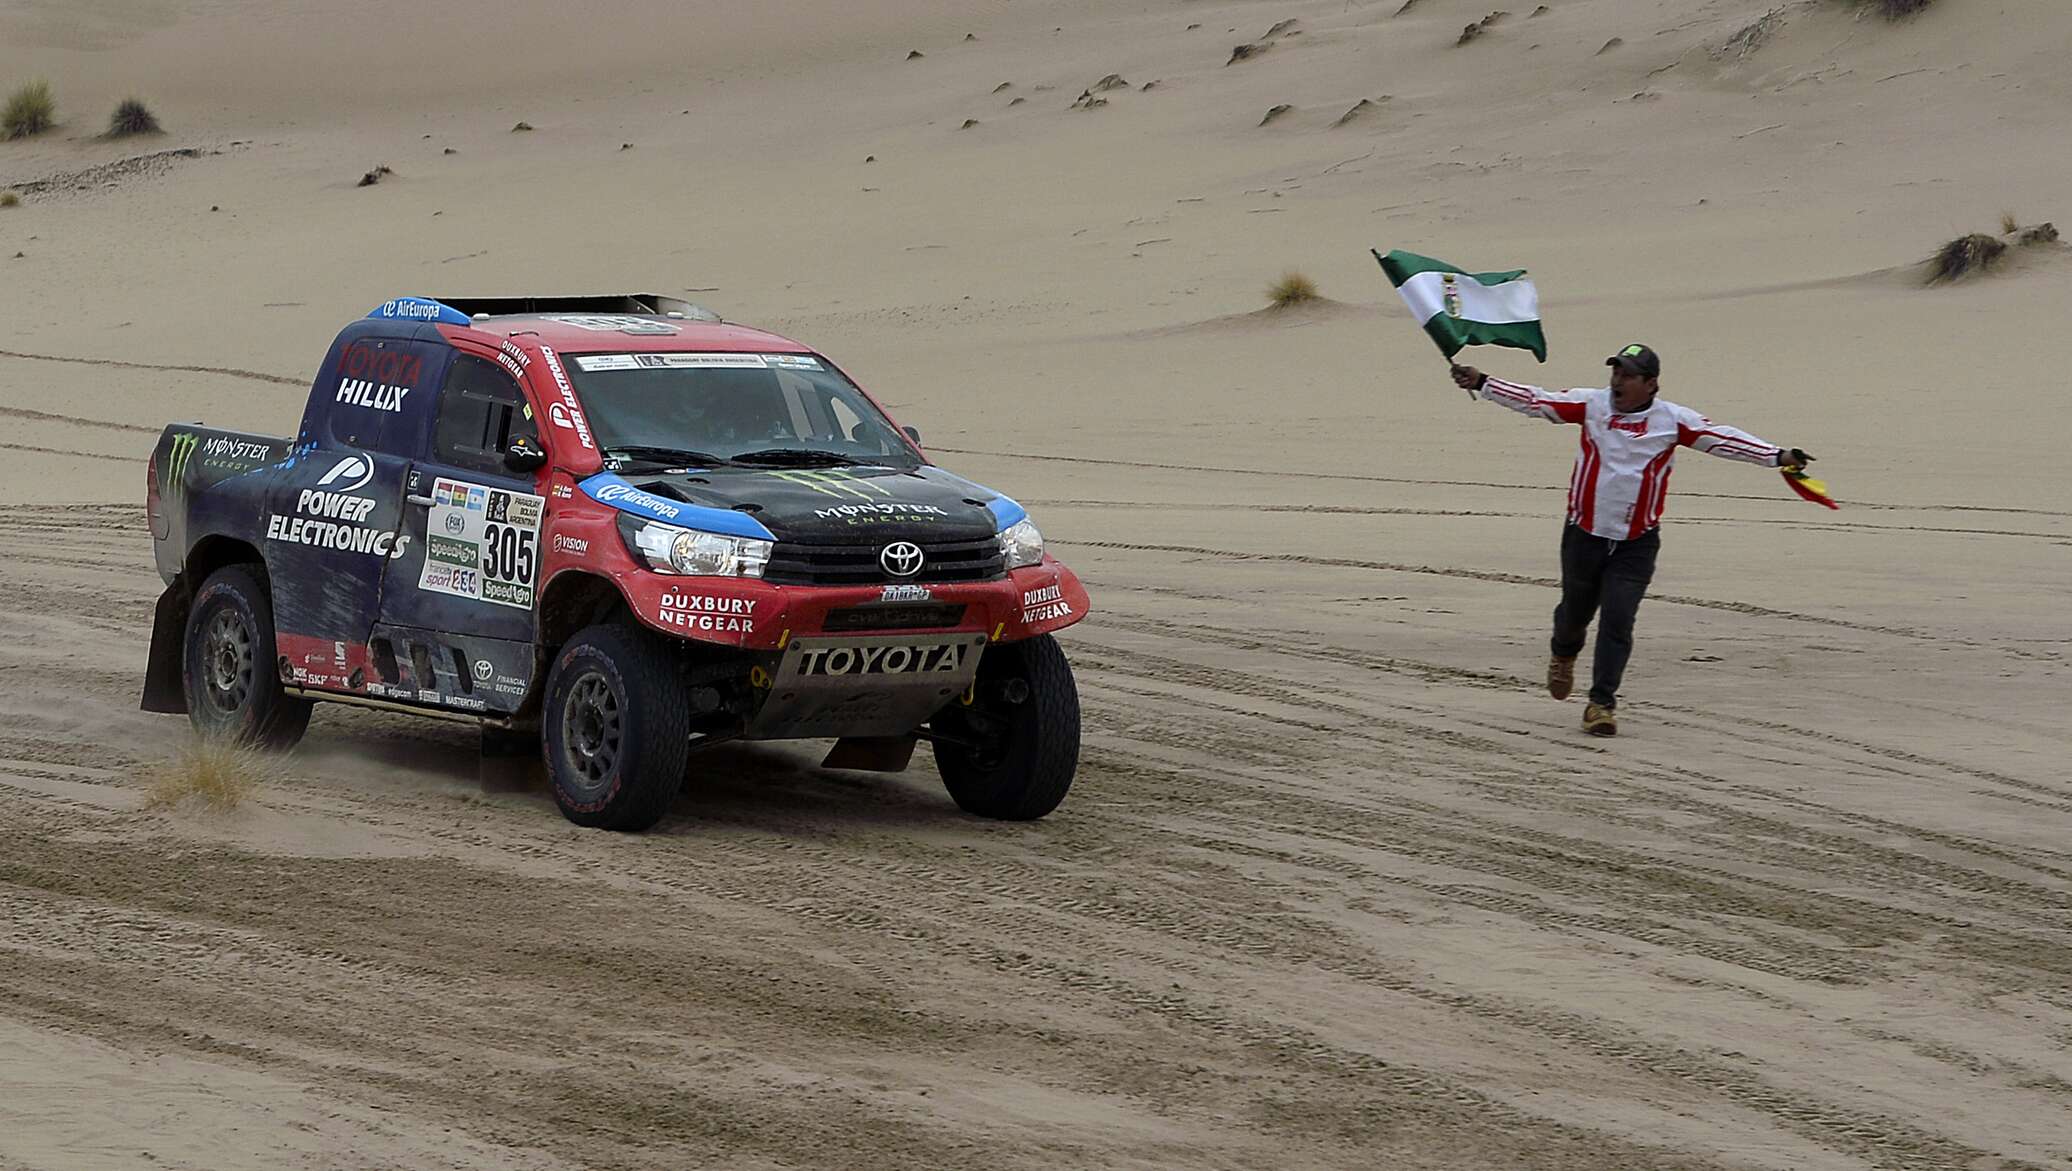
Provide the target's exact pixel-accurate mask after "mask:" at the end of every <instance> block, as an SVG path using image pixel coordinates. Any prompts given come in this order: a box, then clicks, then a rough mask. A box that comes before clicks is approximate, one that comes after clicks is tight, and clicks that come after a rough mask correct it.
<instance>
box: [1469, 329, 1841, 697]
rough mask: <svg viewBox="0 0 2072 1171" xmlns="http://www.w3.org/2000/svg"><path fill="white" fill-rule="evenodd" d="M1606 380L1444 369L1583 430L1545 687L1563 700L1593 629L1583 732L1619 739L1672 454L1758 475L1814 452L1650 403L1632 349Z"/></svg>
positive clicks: (1653, 377) (1645, 352)
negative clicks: (1506, 376)
mask: <svg viewBox="0 0 2072 1171" xmlns="http://www.w3.org/2000/svg"><path fill="white" fill-rule="evenodd" d="M1605 365H1607V366H1609V367H1611V385H1610V386H1608V387H1598V388H1594V389H1587V390H1542V389H1541V388H1539V387H1537V386H1524V385H1521V384H1519V383H1516V382H1506V381H1504V380H1503V379H1501V378H1492V377H1490V376H1489V375H1487V374H1484V373H1482V372H1481V371H1480V370H1477V369H1475V368H1474V367H1472V366H1461V365H1458V364H1456V365H1455V366H1454V367H1453V382H1454V385H1456V386H1459V387H1460V388H1461V389H1463V390H1467V391H1470V392H1472V393H1473V394H1474V395H1475V397H1477V398H1480V399H1483V400H1485V401H1487V402H1493V403H1496V404H1497V405H1499V406H1505V407H1509V408H1511V409H1512V410H1514V411H1517V412H1518V413H1519V414H1521V415H1534V416H1537V417H1539V418H1542V419H1545V420H1547V421H1548V422H1550V423H1574V424H1577V425H1579V426H1580V427H1582V429H1583V433H1582V441H1583V442H1582V452H1581V453H1580V454H1579V455H1577V457H1576V467H1575V472H1574V474H1573V475H1571V476H1570V477H1569V482H1568V524H1567V526H1566V527H1565V528H1563V529H1562V532H1561V604H1560V605H1558V606H1556V607H1555V608H1554V638H1553V643H1552V651H1553V654H1552V656H1551V657H1550V658H1549V659H1548V660H1547V692H1548V694H1550V695H1552V696H1553V697H1554V698H1555V699H1567V698H1568V697H1569V693H1570V692H1571V691H1573V690H1574V688H1575V678H1576V656H1577V655H1578V654H1581V653H1582V650H1583V642H1584V640H1585V638H1586V637H1587V636H1588V634H1589V633H1590V620H1591V618H1593V617H1595V618H1597V620H1598V624H1597V654H1596V660H1595V663H1594V665H1593V669H1592V671H1591V675H1590V700H1589V703H1588V704H1587V705H1586V706H1585V707H1584V708H1583V730H1584V731H1586V732H1590V733H1592V734H1594V735H1598V736H1614V735H1617V734H1618V731H1619V723H1618V704H1619V680H1620V679H1621V678H1622V677H1623V676H1624V675H1625V673H1626V660H1627V659H1628V658H1629V657H1630V656H1631V655H1632V654H1633V617H1634V615H1635V614H1636V613H1637V612H1638V611H1639V610H1640V599H1641V598H1642V597H1643V596H1645V595H1646V593H1647V589H1648V582H1649V581H1650V580H1652V579H1653V578H1654V576H1655V554H1656V553H1657V552H1658V551H1660V549H1661V547H1662V534H1661V531H1660V530H1659V529H1658V528H1657V526H1658V525H1659V524H1660V523H1661V520H1662V504H1663V501H1664V499H1665V498H1666V497H1667V496H1668V495H1669V471H1670V467H1671V465H1672V464H1674V463H1675V461H1676V449H1677V448H1679V447H1691V448H1696V449H1697V450H1699V451H1702V452H1705V453H1706V454H1708V455H1716V456H1719V457H1721V458H1722V459H1734V460H1740V461H1741V462H1743V463H1751V464H1756V465H1758V466H1760V467H1766V468H1789V469H1793V470H1798V469H1801V468H1804V467H1805V466H1806V465H1807V464H1808V463H1811V462H1812V461H1813V457H1812V456H1810V455H1807V454H1806V453H1805V452H1803V451H1800V450H1799V449H1798V448H1796V447H1793V448H1789V449H1787V448H1781V447H1778V446H1776V445H1775V444H1772V443H1768V442H1765V441H1764V440H1761V439H1757V438H1756V437H1755V436H1753V435H1750V434H1749V433H1748V432H1746V431H1741V430H1737V429H1736V428H1733V427H1728V426H1725V425H1723V424H1719V423H1715V422H1713V421H1712V420H1710V419H1708V418H1706V417H1705V416H1703V415H1701V414H1699V413H1698V412H1696V411H1694V410H1692V409H1690V408H1689V407H1685V406H1679V405H1677V404H1676V403H1673V402H1669V401H1667V400H1666V399H1661V398H1658V397H1656V393H1657V391H1659V390H1660V389H1661V387H1660V379H1661V377H1662V359H1661V358H1660V357H1658V356H1656V354H1655V351H1653V350H1651V349H1649V348H1648V347H1646V346H1643V345H1631V346H1627V347H1626V348H1625V349H1623V350H1620V351H1619V352H1618V353H1616V354H1614V355H1612V356H1611V357H1609V358H1606V359H1605Z"/></svg>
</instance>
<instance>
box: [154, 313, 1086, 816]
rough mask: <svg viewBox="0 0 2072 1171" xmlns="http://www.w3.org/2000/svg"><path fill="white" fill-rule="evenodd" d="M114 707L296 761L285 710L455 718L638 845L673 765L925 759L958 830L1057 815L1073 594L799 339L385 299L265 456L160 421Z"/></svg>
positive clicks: (347, 334)
mask: <svg viewBox="0 0 2072 1171" xmlns="http://www.w3.org/2000/svg"><path fill="white" fill-rule="evenodd" d="M147 511H148V513H149V517H150V527H151V536H152V539H153V543H154V549H155V552H156V557H157V562H158V571H159V575H160V576H161V577H162V578H164V580H165V582H166V590H165V592H164V594H163V595H162V596H161V597H160V598H159V601H158V608H157V614H156V617H155V620H154V622H153V626H152V633H151V654H150V659H149V663H148V666H147V668H146V678H145V684H144V695H143V707H144V709H145V710H147V711H154V712H185V713H186V714H187V715H188V717H189V718H190V719H191V720H192V722H193V724H194V727H195V728H196V730H197V731H199V732H200V733H202V734H203V735H205V736H211V737H220V738H225V739H231V740H236V741H240V742H244V743H247V744H253V745H258V746H263V747H269V748H276V749H280V748H287V747H290V746H292V745H294V744H295V743H296V742H297V741H298V740H300V739H301V737H302V735H303V732H304V730H305V729H306V728H307V726H308V724H309V718H310V710H311V707H312V705H314V704H316V703H319V702H330V703H346V704H357V705H360V706H364V707H373V708H379V709H382V710H385V711H392V712H407V713H411V714H416V715H421V716H427V717H434V718H441V719H448V720H461V721H466V722H470V723H474V724H478V725H479V726H480V727H481V729H482V736H483V744H484V750H485V752H502V753H505V754H507V755H517V756H518V757H519V758H520V759H521V760H523V759H524V758H526V757H536V758H537V759H539V760H540V762H541V763H542V764H543V765H544V772H545V773H546V776H547V779H548V781H549V783H550V784H551V787H552V789H553V793H554V799H555V801H556V803H557V804H558V805H559V806H560V808H561V810H562V812H563V813H564V814H566V815H567V816H568V818H569V819H570V820H572V821H574V822H576V823H578V824H581V825H586V826H597V827H602V828H607V829H618V830H642V829H646V828H648V827H649V826H652V825H653V824H654V823H655V822H656V821H657V820H658V819H659V818H661V817H662V816H663V814H664V813H665V812H666V811H667V810H668V808H669V805H670V803H671V801H672V800H673V799H674V797H675V796H676V794H677V793H678V791H679V789H680V787H681V786H682V784H683V781H684V779H685V777H686V775H687V773H688V772H689V771H690V770H691V768H692V766H693V763H694V759H693V753H694V750H696V749H699V748H702V747H704V746H708V745H713V744H717V743H721V742H723V741H728V740H777V739H792V738H816V739H833V740H834V741H835V744H834V746H833V748H832V749H831V750H830V751H829V753H828V754H827V757H826V759H825V761H824V762H823V763H824V764H825V765H826V766H827V767H833V768H866V769H877V770H881V771H898V770H900V769H904V768H905V767H906V766H907V764H908V761H909V759H910V757H911V755H912V753H913V750H914V747H915V743H916V741H918V740H926V741H929V742H930V745H931V747H932V749H933V754H934V757H935V761H936V767H937V770H938V771H939V772H940V774H941V776H942V780H943V783H944V785H945V787H946V788H947V789H948V790H949V794H950V796H951V798H952V799H953V800H954V801H955V802H956V803H957V805H958V806H960V807H961V808H963V809H964V810H966V811H968V812H970V813H973V814H977V815H980V816H984V817H993V818H1004V819H1033V818H1038V817H1042V816H1043V815H1045V814H1047V813H1049V812H1050V811H1051V810H1052V809H1054V808H1056V807H1057V805H1058V803H1059V802H1060V801H1062V800H1063V799H1064V796H1065V792H1066V790H1067V789H1068V788H1070V786H1071V784H1072V777H1073V774H1074V771H1075V770H1076V768H1077V766H1078V759H1079V699H1078V692H1077V689H1076V687H1075V685H1074V683H1073V679H1072V670H1071V667H1070V665H1069V664H1068V663H1067V661H1066V658H1065V655H1064V653H1063V651H1062V650H1061V649H1060V648H1059V646H1058V643H1057V640H1056V639H1055V638H1054V637H1053V635H1054V633H1055V632H1056V631H1058V630H1059V629H1061V628H1063V627H1066V626H1069V625H1071V624H1072V623H1074V622H1077V621H1078V620H1079V619H1080V618H1081V617H1083V616H1084V615H1085V614H1086V609H1087V593H1086V589H1085V588H1084V587H1083V586H1082V585H1081V584H1080V581H1079V578H1078V577H1077V576H1076V575H1074V574H1073V573H1072V571H1071V570H1069V569H1067V568H1066V567H1065V566H1063V565H1062V564H1060V563H1059V562H1058V561H1057V560H1056V559H1055V558H1053V557H1052V556H1050V555H1049V554H1048V553H1046V552H1045V551H1044V547H1043V537H1042V534H1041V533H1039V532H1038V531H1037V528H1036V525H1035V524H1034V522H1032V521H1031V520H1030V519H1029V516H1028V513H1027V512H1026V511H1025V510H1024V509H1023V508H1022V506H1021V505H1019V504H1017V503H1015V502H1014V501H1013V500H1010V499H1009V498H1007V497H1006V496H1003V495H1001V494H1000V493H998V492H995V491H992V490H991V489H988V488H985V487H982V486H980V485H978V484H975V483H973V482H971V481H969V480H966V479H962V478H960V477H958V476H955V475H953V474H951V473H950V472H947V471H945V470H943V469H942V468H939V467H937V466H935V464H934V463H932V462H931V461H930V460H929V458H928V456H927V455H926V453H925V452H923V450H922V448H921V445H920V434H919V432H917V431H915V430H914V429H913V428H911V427H904V428H903V427H901V426H899V425H897V424H895V423H894V422H893V421H892V419H891V417H890V416H889V415H888V414H887V413H886V412H885V410H884V409H883V408H882V407H881V406H879V404H878V403H877V401H876V400H874V399H873V398H872V397H871V396H870V395H869V394H867V393H866V392H865V391H864V390H863V389H862V388H861V387H860V386H858V385H857V384H856V383H855V382H854V381H853V380H852V379H850V378H849V377H848V376H847V375H846V374H844V373H843V372H842V371H841V369H839V368H838V367H837V366H836V365H835V364H834V363H833V362H832V361H829V360H828V359H827V358H826V357H824V356H823V355H821V354H819V353H817V352H815V351H814V350H812V349H810V348H808V347H806V346H804V345H801V344H799V343H798V342H794V341H791V340H790V339H788V338H783V337H779V336H777V335H776V334H773V333H768V332H765V331H763V330H759V329H753V328H749V327H746V326H742V325H738V324H733V323H729V322H726V321H723V320H721V319H720V318H719V317H718V316H716V315H714V314H712V313H710V312H708V311H705V310H703V309H701V308H699V307H697V306H695V305H691V304H689V303H687V302H683V301H680V300H677V299H675V298H670V297H664V296H659V295H653V294H630V295H624V296H583V297H496V298H472V299H471V298H425V297H404V298H398V299H396V300H393V301H389V302H386V303H384V304H382V305H380V306H379V307H377V308H376V309H375V310H374V311H373V312H371V313H369V314H368V315H367V316H366V317H365V318H363V319H360V320H356V321H354V322H353V323H352V324H350V325H348V326H346V327H345V329H344V330H342V331H341V332H340V333H339V334H338V337H337V339H336V340H334V341H333V342H332V343H331V348H330V351H329V352H328V353H327V354H326V355H325V356H324V360H323V362H322V364H321V365H320V366H318V367H317V372H316V380H315V382H314V383H313V384H312V385H311V388H310V394H309V404H308V406H307V408H306V409H305V411H304V413H303V417H302V425H301V429H300V430H299V431H298V432H297V434H296V436H295V437H294V438H293V439H283V438H272V437H269V436H263V435H248V434H244V433H242V432H237V431H221V430H216V429H213V428H210V427H206V426H200V425H191V426H190V425H179V424H176V425H173V426H170V427H167V428H166V430H165V432H164V434H163V435H161V436H160V437H159V440H158V445H157V447H156V448H155V449H154V450H153V452H152V455H151V460H150V465H149V470H148V472H147Z"/></svg>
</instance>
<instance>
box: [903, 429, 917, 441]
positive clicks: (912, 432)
mask: <svg viewBox="0 0 2072 1171" xmlns="http://www.w3.org/2000/svg"><path fill="white" fill-rule="evenodd" d="M900 430H901V431H904V432H906V433H907V438H908V439H911V440H913V441H914V442H915V443H919V442H921V429H920V428H919V427H901V428H900Z"/></svg>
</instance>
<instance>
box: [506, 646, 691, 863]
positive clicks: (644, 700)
mask: <svg viewBox="0 0 2072 1171" xmlns="http://www.w3.org/2000/svg"><path fill="white" fill-rule="evenodd" d="M540 719H541V723H542V724H543V725H544V728H545V733H546V755H547V775H548V778H549V779H550V780H551V781H552V783H553V788H554V803H555V804H556V805H559V806H560V807H561V812H562V815H563V816H565V817H567V818H568V819H569V820H570V821H572V822H575V823H576V824H577V825H584V826H590V827H593V828H596V829H611V830H625V831H630V832H638V831H640V830H644V829H647V828H649V827H650V826H653V825H654V824H655V823H656V822H658V821H660V820H662V815H663V814H665V813H667V812H668V811H669V805H670V802H672V801H674V800H675V799H676V794H677V792H678V791H679V790H680V789H681V788H682V787H683V774H684V765H685V764H686V763H687V762H688V761H689V759H690V751H691V729H690V697H689V695H688V688H687V687H686V686H685V685H684V678H683V672H682V670H681V669H680V668H679V665H678V663H677V662H676V660H675V659H674V657H672V656H671V655H669V654H668V653H667V652H666V650H665V648H664V647H663V646H662V645H660V642H659V640H658V639H657V638H656V637H655V636H653V635H649V634H647V633H646V632H644V631H638V630H629V629H627V628H625V627H622V626H592V627H590V628H588V629H586V630H583V631H581V632H579V633H578V634H577V635H576V636H575V637H574V638H572V639H570V640H569V641H568V644H567V645H566V646H564V647H562V648H561V652H560V653H559V654H557V655H555V656H554V668H553V670H552V671H551V672H549V674H548V675H547V696H546V704H545V708H544V710H543V711H542V712H541V713H540Z"/></svg>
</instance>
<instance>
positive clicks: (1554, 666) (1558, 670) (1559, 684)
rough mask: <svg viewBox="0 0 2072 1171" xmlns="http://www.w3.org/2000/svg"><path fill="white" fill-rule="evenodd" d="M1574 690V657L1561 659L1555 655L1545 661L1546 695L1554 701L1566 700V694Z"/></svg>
mask: <svg viewBox="0 0 2072 1171" xmlns="http://www.w3.org/2000/svg"><path fill="white" fill-rule="evenodd" d="M1575 689H1576V657H1575V656H1574V655H1570V656H1568V657H1567V658H1563V657H1561V656H1560V655H1555V656H1554V657H1553V658H1551V659H1548V660H1547V694H1548V695H1551V696H1553V697H1554V698H1555V699H1567V698H1568V693H1569V692H1571V691H1574V690H1575Z"/></svg>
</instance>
